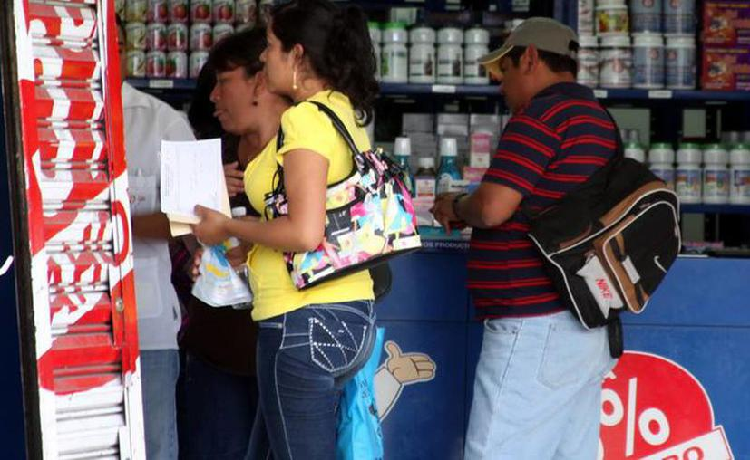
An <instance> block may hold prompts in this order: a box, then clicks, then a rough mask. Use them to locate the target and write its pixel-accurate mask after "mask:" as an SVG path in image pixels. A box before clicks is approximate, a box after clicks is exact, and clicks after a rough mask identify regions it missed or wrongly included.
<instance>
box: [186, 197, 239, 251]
mask: <svg viewBox="0 0 750 460" xmlns="http://www.w3.org/2000/svg"><path fill="white" fill-rule="evenodd" d="M195 215H197V216H198V217H200V219H201V222H200V223H199V224H197V225H191V228H192V229H193V234H194V235H195V237H196V238H198V241H200V242H201V243H203V244H208V245H211V244H219V243H221V242H223V241H224V240H226V239H227V238H229V236H230V235H229V234H228V232H227V230H226V225H227V223H228V222H229V221H230V220H231V218H229V217H227V216H225V215H224V214H222V213H220V212H218V211H214V210H213V209H210V208H206V207H204V206H200V205H198V206H196V207H195Z"/></svg>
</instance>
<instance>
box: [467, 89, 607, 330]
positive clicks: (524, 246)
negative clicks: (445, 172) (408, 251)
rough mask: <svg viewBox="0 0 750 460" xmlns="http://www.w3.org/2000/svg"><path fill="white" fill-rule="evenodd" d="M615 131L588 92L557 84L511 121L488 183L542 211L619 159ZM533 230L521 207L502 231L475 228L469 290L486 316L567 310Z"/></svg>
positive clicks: (537, 96)
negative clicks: (535, 243) (518, 195)
mask: <svg viewBox="0 0 750 460" xmlns="http://www.w3.org/2000/svg"><path fill="white" fill-rule="evenodd" d="M615 129H616V128H615V126H614V124H613V123H612V121H611V120H610V118H609V116H608V115H607V113H606V112H605V110H604V109H603V108H602V106H601V105H600V104H599V102H597V100H596V99H595V97H594V94H593V92H592V91H591V90H590V89H589V88H586V87H585V86H582V85H579V84H578V83H573V82H564V83H557V84H554V85H552V86H550V87H549V88H547V89H545V90H543V91H541V92H540V93H538V94H537V95H536V96H534V98H533V99H532V100H531V102H530V103H529V105H528V106H527V107H526V108H525V109H524V110H522V111H520V112H519V113H517V114H514V115H513V117H512V118H511V119H510V121H509V122H508V125H507V126H506V128H505V130H504V131H503V134H502V136H501V138H500V142H499V144H498V148H497V152H496V153H495V155H494V157H493V158H492V162H491V164H490V168H489V169H488V170H487V172H486V173H485V175H484V178H483V179H482V181H483V182H489V183H494V184H500V185H504V186H506V187H510V188H512V189H514V190H517V191H518V192H519V193H521V194H522V195H523V200H522V202H521V206H522V207H526V206H528V207H529V208H530V209H531V210H538V209H543V208H545V207H547V206H550V205H552V204H554V203H555V202H556V201H557V200H559V199H560V198H561V197H563V196H564V195H565V194H566V193H568V192H570V191H571V190H573V189H575V188H576V187H577V186H578V185H579V184H581V183H582V182H584V181H586V180H587V179H588V177H589V176H590V175H591V174H592V173H593V172H594V171H596V170H597V169H598V168H600V167H601V166H603V165H604V164H606V163H607V161H608V160H609V158H611V157H612V156H614V154H615V152H616V131H615ZM528 232H529V224H528V220H527V219H526V218H525V216H523V215H522V213H521V212H520V210H517V211H516V212H515V213H514V214H513V216H511V218H510V219H508V220H507V221H506V222H505V223H503V224H502V225H500V226H498V227H494V228H491V229H480V228H474V230H473V234H472V238H471V249H470V251H469V262H468V288H469V290H470V292H471V294H472V297H473V300H474V306H475V307H476V311H477V315H478V316H479V317H480V318H498V317H523V316H538V315H544V314H549V313H554V312H558V311H560V310H564V309H565V307H564V306H563V304H562V303H561V302H560V296H559V294H558V293H557V291H556V290H555V287H554V286H553V285H552V281H551V280H550V278H549V276H547V274H546V272H545V270H544V268H543V267H542V256H541V254H539V252H538V250H537V249H536V247H535V246H533V243H532V242H531V240H530V239H529V237H528Z"/></svg>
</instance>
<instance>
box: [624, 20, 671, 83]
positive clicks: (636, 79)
mask: <svg viewBox="0 0 750 460" xmlns="http://www.w3.org/2000/svg"><path fill="white" fill-rule="evenodd" d="M632 79H633V88H638V89H661V88H664V85H665V78H664V38H663V37H662V36H661V34H633V75H632Z"/></svg>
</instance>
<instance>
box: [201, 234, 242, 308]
mask: <svg viewBox="0 0 750 460" xmlns="http://www.w3.org/2000/svg"><path fill="white" fill-rule="evenodd" d="M226 251H227V245H225V244H216V245H213V246H205V245H204V246H203V255H202V256H201V265H200V276H198V280H197V281H196V282H195V284H194V285H193V290H192V291H191V293H192V294H193V295H194V296H195V297H196V298H198V299H199V300H201V301H202V302H204V303H206V304H208V305H211V306H212V307H226V306H230V305H231V306H237V305H246V304H248V303H250V302H252V300H253V295H252V293H251V292H250V288H249V286H248V284H247V281H246V280H243V279H242V278H241V277H240V275H239V274H238V273H237V272H236V271H235V270H234V268H233V267H232V266H231V265H230V264H229V261H228V260H227V257H226Z"/></svg>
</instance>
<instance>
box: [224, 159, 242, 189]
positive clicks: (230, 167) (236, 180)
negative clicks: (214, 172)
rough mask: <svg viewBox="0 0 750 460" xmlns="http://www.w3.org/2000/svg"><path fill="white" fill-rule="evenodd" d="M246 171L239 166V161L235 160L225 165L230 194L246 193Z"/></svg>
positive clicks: (225, 176)
mask: <svg viewBox="0 0 750 460" xmlns="http://www.w3.org/2000/svg"><path fill="white" fill-rule="evenodd" d="M244 177H245V172H244V171H242V170H241V169H240V168H239V162H237V161H235V162H233V163H229V164H226V165H224V179H225V180H226V182H227V192H228V193H229V196H230V197H231V196H236V195H238V194H240V193H245V180H244Z"/></svg>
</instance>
